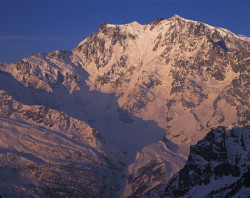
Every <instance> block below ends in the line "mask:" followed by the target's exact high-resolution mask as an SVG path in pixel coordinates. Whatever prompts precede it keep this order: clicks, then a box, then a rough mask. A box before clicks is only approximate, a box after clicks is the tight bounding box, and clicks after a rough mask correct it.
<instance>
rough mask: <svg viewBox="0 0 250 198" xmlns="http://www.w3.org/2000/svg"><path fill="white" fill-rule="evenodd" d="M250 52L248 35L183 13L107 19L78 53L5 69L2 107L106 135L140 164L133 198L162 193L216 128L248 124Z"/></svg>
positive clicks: (130, 186) (135, 166) (0, 69)
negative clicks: (116, 21) (142, 19)
mask: <svg viewBox="0 0 250 198" xmlns="http://www.w3.org/2000/svg"><path fill="white" fill-rule="evenodd" d="M249 49H250V40H249V38H248V37H244V36H237V35H236V34H233V33H232V32H230V31H229V30H225V29H222V28H216V27H213V26H209V25H207V24H204V23H202V22H197V21H191V20H187V19H183V18H182V17H179V16H178V15H175V16H174V17H171V18H169V19H162V18H157V19H156V20H155V21H153V22H152V23H149V24H145V25H141V24H139V23H138V22H132V23H129V24H124V25H111V24H107V23H103V24H102V25H101V26H100V28H99V29H98V31H97V32H96V33H93V34H91V35H89V37H87V38H86V39H85V40H83V41H82V42H81V43H80V44H79V45H77V46H76V47H75V48H74V49H73V50H72V51H63V50H57V51H53V52H50V53H47V54H34V55H32V56H31V57H28V58H24V59H22V60H21V61H19V62H16V63H13V64H0V89H1V90H3V91H5V92H0V99H1V98H3V100H2V104H1V103H0V104H1V106H0V107H2V110H1V111H2V112H7V113H6V116H7V117H8V116H10V115H11V116H12V117H11V119H16V117H13V116H19V117H20V116H22V117H23V118H24V119H26V117H27V116H28V118H30V117H32V118H33V119H34V120H36V121H38V122H39V123H40V122H41V123H47V122H49V121H50V120H51V119H50V116H51V115H53V116H54V117H53V118H56V117H57V115H60V117H61V118H62V121H61V122H62V125H63V123H65V124H64V125H65V126H71V125H70V122H69V121H70V120H72V121H73V123H75V122H77V123H78V122H79V123H83V122H82V121H84V122H85V123H86V124H88V125H89V126H90V127H91V128H92V127H93V129H95V130H98V131H100V134H102V137H103V139H104V140H105V142H107V144H111V145H113V146H114V147H117V148H119V149H120V150H123V151H124V152H126V154H127V157H128V158H129V160H128V163H131V164H130V166H129V167H130V168H129V169H128V174H129V177H128V178H127V181H126V188H125V192H124V195H126V196H125V197H128V196H129V195H135V196H139V195H142V194H143V193H146V192H148V191H149V190H150V189H151V188H152V187H153V188H155V189H159V188H160V186H162V184H163V183H165V182H166V180H168V179H169V178H170V177H171V176H172V174H174V173H175V172H176V171H178V170H179V169H180V168H181V167H182V166H183V163H184V161H185V155H186V156H187V155H188V153H189V146H190V145H192V144H195V143H196V142H197V141H199V140H200V139H202V138H203V137H204V136H205V135H206V133H207V132H208V131H209V130H210V129H211V128H213V127H217V126H222V125H223V126H230V125H233V126H235V125H238V126H244V125H247V124H249V106H250V104H249V99H248V98H249V93H248V90H249V89H250V87H249V57H250V51H249ZM4 93H6V94H8V95H10V96H12V99H8V98H6V97H4ZM0 102H1V101H0ZM12 104H13V105H12ZM37 105H38V106H37ZM9 107H11V108H9ZM21 107H24V108H25V109H27V108H28V109H29V111H26V110H25V109H22V108H21ZM35 107H36V108H35ZM46 108H48V109H53V111H49V113H46ZM44 109H45V110H44ZM24 110H25V111H24ZM54 110H55V111H54ZM12 112H14V113H12ZM44 112H45V113H46V115H45V114H44ZM60 112H65V113H62V114H60ZM64 118H65V119H64ZM68 118H69V119H68ZM71 118H72V119H71ZM8 119H9V118H8ZM51 122H52V124H54V122H56V119H52V120H51ZM36 124H37V123H35V125H36ZM54 125H56V124H54ZM54 125H53V126H54ZM77 126H78V124H77ZM79 126H80V125H79ZM71 129H72V130H74V128H73V125H72V128H69V129H67V130H66V132H67V133H68V132H71V131H72V130H71ZM39 130H40V129H39ZM50 130H53V129H50ZM69 137H70V138H71V136H69ZM72 137H74V136H72ZM88 138H90V137H89V136H88ZM88 138H87V139H86V141H88ZM73 143H74V141H73ZM100 144H101V145H102V143H100ZM89 146H91V147H96V144H90V145H89ZM104 147H107V145H106V146H104ZM119 149H118V150H119ZM161 155H164V156H165V157H164V158H161V159H159V158H160V157H159V156H161ZM173 167H174V168H173ZM149 168H150V169H152V170H153V171H152V172H147V170H148V169H149ZM177 169H178V170H177ZM144 171H146V172H144ZM163 173H165V176H164V177H158V175H159V174H160V175H164V174H163ZM144 177H146V178H148V179H145V180H144V179H143V178H144ZM156 180H157V182H156V183H155V181H156ZM142 181H143V182H142Z"/></svg>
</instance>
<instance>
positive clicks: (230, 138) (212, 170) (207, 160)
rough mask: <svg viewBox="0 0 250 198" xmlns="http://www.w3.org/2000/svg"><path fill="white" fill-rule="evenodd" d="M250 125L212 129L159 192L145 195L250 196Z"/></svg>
mask: <svg viewBox="0 0 250 198" xmlns="http://www.w3.org/2000/svg"><path fill="white" fill-rule="evenodd" d="M249 175H250V126H249V125H248V126H245V127H234V128H232V129H231V130H226V129H225V128H223V127H218V128H216V129H212V130H211V132H209V133H208V134H207V136H206V137H205V138H204V139H203V140H201V141H199V142H198V143H197V144H196V145H195V146H192V147H191V149H190V155H189V157H188V162H187V163H186V164H185V166H184V168H183V169H181V170H180V171H179V172H178V173H177V174H176V175H174V176H173V178H172V179H171V180H170V181H169V183H168V184H167V185H166V187H165V188H163V189H162V190H161V191H160V192H159V193H152V194H148V195H147V196H144V197H194V198H195V197H249V196H250V181H249Z"/></svg>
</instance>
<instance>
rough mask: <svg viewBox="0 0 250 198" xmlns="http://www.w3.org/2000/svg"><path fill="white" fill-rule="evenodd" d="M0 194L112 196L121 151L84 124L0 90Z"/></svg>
mask: <svg viewBox="0 0 250 198" xmlns="http://www.w3.org/2000/svg"><path fill="white" fill-rule="evenodd" d="M0 94H1V98H0V113H1V115H0V135H1V139H0V172H1V177H0V183H1V188H0V195H1V196H2V197H9V198H11V197H65V196H66V197H69V196H70V197H116V196H117V192H118V191H119V190H120V188H121V186H120V178H119V177H120V175H121V171H122V170H123V168H124V166H125V155H124V154H123V153H122V152H121V151H119V150H117V149H116V148H114V147H111V146H109V145H108V144H107V143H106V142H105V141H104V140H103V138H102V136H101V134H100V133H99V132H98V131H96V130H95V129H93V128H91V127H90V126H89V125H88V124H87V123H85V122H83V121H80V120H77V119H74V118H72V117H69V116H68V115H67V114H65V113H63V112H58V111H56V110H52V109H47V108H46V107H44V106H41V105H34V106H28V105H24V104H22V103H20V102H17V101H15V100H13V99H12V97H11V96H9V95H8V94H6V93H5V92H3V91H0Z"/></svg>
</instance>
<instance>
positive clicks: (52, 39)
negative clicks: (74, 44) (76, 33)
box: [0, 35, 79, 41]
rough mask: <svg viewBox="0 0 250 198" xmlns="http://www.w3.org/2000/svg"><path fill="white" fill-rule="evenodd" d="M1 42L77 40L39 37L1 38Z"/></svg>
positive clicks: (14, 36) (13, 36)
mask: <svg viewBox="0 0 250 198" xmlns="http://www.w3.org/2000/svg"><path fill="white" fill-rule="evenodd" d="M0 40H5V41H6V40H33V41H65V40H66V41H75V40H79V39H77V38H63V37H37V36H16V35H12V36H1V35H0Z"/></svg>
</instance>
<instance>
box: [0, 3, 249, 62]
mask: <svg viewBox="0 0 250 198" xmlns="http://www.w3.org/2000/svg"><path fill="white" fill-rule="evenodd" d="M249 10H250V0H154V1H152V0H151V1H150V0H99V1H97V0H91V1H90V0H89V1H88V0H26V1H25V0H0V62H4V63H11V62H15V61H19V60H21V59H22V58H24V57H28V56H30V55H31V54H33V53H38V52H42V53H47V52H50V51H53V50H57V49H65V50H72V49H73V48H74V47H75V46H76V45H77V44H78V43H80V42H81V41H82V40H83V39H85V38H86V37H88V35H89V34H91V33H94V32H96V31H97V29H98V28H99V27H100V25H101V24H102V23H103V22H107V23H109V24H126V23H130V22H133V21H138V22H139V23H140V24H146V23H150V22H153V21H154V20H155V19H156V18H158V17H162V18H166V19H167V18H170V17H172V16H173V15H174V14H178V15H180V16H182V17H184V18H186V19H191V20H196V21H202V22H204V23H208V24H210V25H213V26H217V27H223V28H226V29H228V30H230V31H232V32H234V33H236V34H242V35H245V36H248V37H250V11H249Z"/></svg>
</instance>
